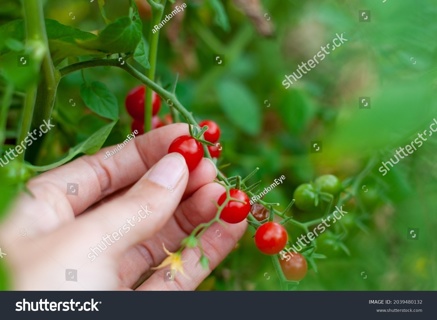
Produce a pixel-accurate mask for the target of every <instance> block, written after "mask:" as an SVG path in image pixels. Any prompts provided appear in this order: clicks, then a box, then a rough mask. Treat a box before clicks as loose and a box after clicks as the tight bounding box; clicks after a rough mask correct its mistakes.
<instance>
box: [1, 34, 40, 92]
mask: <svg viewBox="0 0 437 320" xmlns="http://www.w3.org/2000/svg"><path fill="white" fill-rule="evenodd" d="M45 53H46V49H45V46H44V44H43V43H42V42H40V41H35V40H34V41H29V42H28V43H27V45H26V47H25V49H24V51H20V52H15V51H10V52H8V53H6V54H4V55H2V56H0V66H1V69H0V75H1V76H3V77H4V78H5V79H6V80H7V81H8V82H10V83H11V84H13V85H14V87H15V88H16V89H17V90H23V91H25V90H26V89H27V88H28V87H29V86H30V85H32V84H34V83H36V82H37V81H38V79H39V72H40V66H41V62H42V59H43V58H44V55H45Z"/></svg>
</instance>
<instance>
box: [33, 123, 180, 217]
mask: <svg viewBox="0 0 437 320" xmlns="http://www.w3.org/2000/svg"><path fill="white" fill-rule="evenodd" d="M183 134H188V127H187V125H185V124H175V125H169V126H165V127H162V128H159V129H156V130H153V131H151V132H149V133H147V134H145V135H142V136H139V137H137V138H135V139H133V140H131V141H130V142H128V143H126V144H125V146H124V147H123V148H122V149H120V151H118V152H117V153H116V154H114V155H112V156H110V157H109V158H107V159H105V157H106V156H107V152H108V151H113V150H114V148H115V147H108V148H104V149H102V150H101V151H99V152H98V153H96V154H95V155H92V156H84V157H81V158H79V159H77V160H75V161H73V162H71V163H69V164H67V165H65V166H62V167H59V168H56V169H54V170H51V171H49V172H46V173H44V174H42V175H40V176H38V177H37V178H35V179H32V180H31V181H30V183H29V184H28V188H29V190H30V191H31V192H32V193H33V194H34V195H35V196H37V198H38V199H42V200H49V202H50V200H52V198H51V197H50V195H48V194H47V192H46V188H47V186H52V187H54V188H55V189H57V192H56V196H57V198H56V202H57V203H59V201H61V200H64V201H67V202H68V203H69V205H70V206H71V208H73V211H74V213H75V214H78V213H80V212H82V211H84V210H85V209H86V208H88V207H89V206H90V205H92V204H93V203H95V202H96V201H98V200H100V199H102V198H103V197H105V196H107V195H109V194H112V193H113V192H115V191H117V190H119V189H122V188H124V187H126V186H129V185H131V184H133V183H135V182H136V181H137V180H138V179H140V178H141V177H142V176H143V175H144V174H145V173H146V171H147V170H148V169H149V168H150V167H151V166H153V165H154V164H155V163H156V162H157V161H158V160H159V159H161V158H162V157H163V156H164V155H166V154H167V153H168V147H169V146H170V143H171V142H172V141H173V140H174V139H175V138H177V137H178V136H181V135H183ZM121 145H122V144H121ZM68 184H70V185H69V187H70V188H69V189H67V185H68ZM71 184H74V185H73V186H72V185H71ZM52 189H53V188H52ZM50 191H54V190H50Z"/></svg>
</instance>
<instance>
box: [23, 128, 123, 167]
mask: <svg viewBox="0 0 437 320" xmlns="http://www.w3.org/2000/svg"><path fill="white" fill-rule="evenodd" d="M115 124H116V121H113V122H111V123H109V124H107V125H106V126H104V127H103V128H101V129H100V130H98V131H96V132H95V133H94V134H93V135H91V136H90V137H89V138H88V139H86V140H85V141H83V142H81V143H79V144H78V145H77V146H75V147H74V148H71V149H70V151H68V153H67V155H66V156H65V157H64V158H62V159H61V160H59V161H56V162H55V163H52V164H49V165H46V166H33V165H29V166H28V167H29V168H31V169H32V170H34V171H38V172H41V171H47V170H51V169H54V168H57V167H59V166H62V165H63V164H65V163H67V162H68V161H70V160H71V159H73V158H74V157H76V156H77V155H78V154H80V153H85V154H93V153H95V152H97V151H99V150H100V148H101V147H102V145H103V143H105V141H106V139H107V138H108V136H109V134H110V133H111V130H112V128H113V127H114V125H115Z"/></svg>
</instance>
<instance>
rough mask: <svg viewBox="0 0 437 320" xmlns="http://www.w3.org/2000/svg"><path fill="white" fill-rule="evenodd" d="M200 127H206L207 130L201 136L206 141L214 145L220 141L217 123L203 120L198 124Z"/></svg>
mask: <svg viewBox="0 0 437 320" xmlns="http://www.w3.org/2000/svg"><path fill="white" fill-rule="evenodd" d="M199 126H200V127H203V126H208V130H206V131H205V133H204V134H203V136H204V137H205V140H206V141H209V142H212V143H216V142H217V141H219V139H220V127H219V126H218V124H217V123H215V122H214V121H211V120H204V121H202V122H200V123H199Z"/></svg>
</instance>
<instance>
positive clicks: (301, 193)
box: [293, 183, 316, 211]
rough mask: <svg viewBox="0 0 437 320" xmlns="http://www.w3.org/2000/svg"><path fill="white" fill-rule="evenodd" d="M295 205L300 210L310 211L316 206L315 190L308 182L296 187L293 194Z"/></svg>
mask: <svg viewBox="0 0 437 320" xmlns="http://www.w3.org/2000/svg"><path fill="white" fill-rule="evenodd" d="M293 198H294V200H295V203H294V204H295V205H296V207H298V208H299V209H300V210H303V211H311V210H314V209H315V208H316V206H315V201H316V190H315V189H314V187H313V186H312V185H311V184H309V183H304V184H301V185H300V186H298V187H297V188H296V190H295V191H294V194H293Z"/></svg>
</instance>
